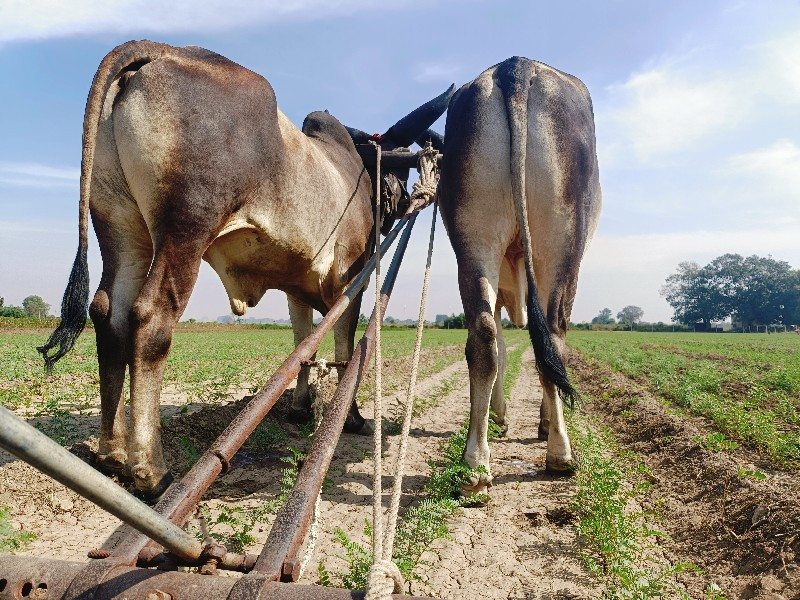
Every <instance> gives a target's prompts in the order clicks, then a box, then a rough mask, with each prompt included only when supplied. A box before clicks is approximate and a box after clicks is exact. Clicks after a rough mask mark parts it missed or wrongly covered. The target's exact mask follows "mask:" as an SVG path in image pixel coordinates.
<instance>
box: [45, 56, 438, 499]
mask: <svg viewBox="0 0 800 600" xmlns="http://www.w3.org/2000/svg"><path fill="white" fill-rule="evenodd" d="M451 95H452V88H451V89H450V90H448V91H447V92H445V93H444V94H442V95H441V96H439V97H437V98H435V99H433V100H431V101H429V102H427V103H425V104H423V105H422V106H420V107H419V108H417V109H415V110H414V111H412V112H411V113H410V114H409V115H407V116H405V117H403V118H402V119H400V120H399V121H398V122H397V123H395V125H393V126H392V127H391V128H390V129H389V130H388V131H387V132H386V134H384V135H383V136H377V137H376V139H379V140H380V144H381V146H382V147H383V148H384V149H386V150H391V149H394V148H396V147H399V146H409V145H411V144H412V143H413V142H414V141H415V140H416V139H417V138H418V137H419V136H422V135H424V134H425V132H426V130H427V128H428V127H430V125H431V124H432V123H433V122H434V121H435V120H436V119H437V118H438V117H439V116H440V115H441V114H442V113H443V112H444V110H445V109H446V107H447V103H448V101H449V98H450V96H451ZM351 136H355V137H356V139H357V140H358V141H363V139H364V136H365V134H363V132H360V131H358V130H355V129H354V130H351V131H348V129H347V128H345V127H344V126H343V125H342V124H341V123H339V121H337V120H336V119H335V118H333V117H332V116H331V115H329V114H328V113H327V112H315V113H311V114H310V115H308V117H306V119H305V122H304V123H303V127H302V130H300V129H297V127H295V126H294V125H293V124H292V123H291V122H290V121H289V120H288V119H287V118H286V117H285V116H284V115H283V113H281V111H280V110H279V109H278V106H277V103H276V100H275V94H274V92H273V90H272V87H271V86H270V84H269V83H268V82H267V80H266V79H264V78H263V77H261V76H260V75H257V74H256V73H253V72H252V71H249V70H248V69H245V68H244V67H242V66H240V65H238V64H236V63H234V62H232V61H230V60H228V59H226V58H225V57H223V56H220V55H219V54H215V53H213V52H211V51H209V50H205V49H203V48H198V47H195V46H189V47H186V48H174V47H172V46H168V45H166V44H160V43H155V42H149V41H140V42H128V43H126V44H123V45H121V46H119V47H117V48H115V49H114V50H112V51H111V52H110V53H109V54H108V55H107V56H106V57H105V58H104V59H103V61H102V63H101V64H100V67H99V68H98V70H97V73H96V75H95V77H94V81H93V83H92V86H91V88H90V90H89V98H88V100H87V104H86V114H85V118H84V126H83V160H82V164H81V180H80V211H79V212H80V222H79V246H78V253H77V256H76V258H75V263H74V265H73V267H72V272H71V274H70V279H69V283H68V285H67V289H66V291H65V292H64V299H63V302H62V307H61V316H62V322H61V324H60V325H59V327H58V329H56V330H55V331H54V332H53V334H52V335H51V337H50V339H49V340H48V342H47V343H46V344H45V345H44V346H42V347H41V348H39V350H40V352H41V353H42V354H43V355H44V358H45V364H46V367H47V368H48V369H51V368H52V366H53V363H55V361H57V360H58V359H59V358H60V357H61V356H63V355H64V354H65V353H66V352H68V351H69V350H70V349H71V347H72V345H73V344H74V341H75V339H76V338H77V336H78V335H79V334H80V332H81V330H82V329H83V326H84V323H85V319H86V311H87V305H88V292H89V282H88V279H89V274H88V268H87V262H86V255H87V241H88V220H89V214H90V213H91V217H92V222H93V224H94V228H95V232H96V233H97V238H98V241H99V244H100V252H101V254H102V258H103V274H102V277H101V280H100V285H99V287H98V289H97V292H96V293H95V296H94V299H93V300H92V303H91V305H90V306H88V310H89V314H90V316H91V318H92V321H93V322H94V325H95V330H96V336H97V351H98V361H99V365H100V397H101V413H102V416H101V427H100V448H99V452H98V460H99V463H100V464H101V466H102V468H103V469H104V470H107V471H112V472H124V473H126V474H130V475H132V476H133V478H134V481H135V483H136V487H137V488H138V489H139V490H140V491H142V492H143V493H145V494H146V495H149V496H152V497H155V496H157V495H159V494H160V493H161V492H163V490H164V489H165V488H166V487H167V485H168V484H169V481H170V480H171V477H170V475H169V473H168V471H167V469H166V466H165V464H164V458H163V455H162V448H161V440H160V425H159V416H160V415H159V398H160V393H161V384H162V378H163V372H164V363H165V361H166V358H167V354H168V353H169V349H170V345H171V343H172V336H173V329H174V326H175V323H176V322H177V321H178V319H179V318H180V316H181V314H182V313H183V311H184V309H185V308H186V304H187V302H188V300H189V296H190V294H191V292H192V288H193V287H194V284H195V281H196V279H197V273H198V270H199V268H200V261H201V260H203V259H205V260H206V261H208V263H209V264H210V265H211V266H212V267H213V268H214V270H215V271H216V272H217V274H218V275H219V277H220V279H221V280H222V283H223V285H224V286H225V290H226V292H227V294H228V297H229V299H230V305H231V309H232V310H233V312H234V313H235V314H238V315H241V314H244V312H245V311H246V310H247V307H251V306H255V304H256V303H257V302H258V301H259V300H260V299H261V297H262V296H263V295H264V293H265V292H266V291H267V290H268V289H279V290H282V291H284V292H286V294H287V296H288V298H289V311H290V315H291V318H292V327H293V329H294V335H295V343H299V342H300V341H302V339H304V338H305V337H306V336H307V335H308V334H309V333H310V332H311V327H312V322H311V319H312V310H314V309H316V310H317V311H319V312H320V313H322V314H325V313H326V312H327V311H328V309H329V308H330V307H331V306H332V305H333V303H334V302H335V301H336V299H337V298H338V297H339V295H340V294H341V293H342V291H343V289H344V288H345V287H346V286H347V283H348V282H349V281H350V279H351V278H352V277H353V276H354V275H355V274H356V273H358V272H359V271H360V270H361V268H362V267H363V265H364V264H365V262H366V261H367V259H368V258H369V255H370V253H371V251H372V247H373V244H374V240H373V239H372V230H373V211H372V200H371V190H372V189H373V183H372V182H373V179H374V170H370V169H368V168H367V167H366V166H365V164H364V162H363V161H362V159H361V158H360V157H359V155H358V153H357V152H356V148H355V146H354V142H353V137H351ZM366 137H370V136H366ZM387 178H388V181H387V182H385V185H383V186H381V187H382V189H383V190H384V193H389V192H392V193H393V195H394V197H389V198H382V202H381V204H382V205H384V206H389V207H391V206H395V205H396V204H397V200H398V198H397V197H396V196H397V195H398V194H401V193H402V192H403V191H404V190H405V181H406V179H407V170H406V171H405V172H403V171H398V172H394V173H392V172H390V173H388V174H387ZM388 213H390V211H385V212H384V215H383V219H384V221H386V220H390V219H392V218H393V215H392V214H388ZM360 304H361V297H360V295H359V296H358V298H357V299H356V300H355V301H353V302H352V304H351V305H350V307H349V308H348V310H347V311H346V312H345V314H344V315H343V316H342V318H341V319H340V320H339V322H337V324H336V327H335V330H334V333H335V340H336V350H335V352H336V360H338V361H343V360H347V359H349V358H350V355H351V354H352V350H353V336H354V333H355V328H356V323H357V318H358V314H359V311H360ZM126 370H129V371H130V408H131V410H130V426H129V425H128V423H126V419H125V402H124V399H125V392H124V390H123V384H124V381H125V373H126ZM307 380H308V369H307V368H306V369H305V371H304V372H301V374H300V376H299V378H298V386H297V388H296V390H295V397H294V409H295V410H296V412H298V413H299V414H300V415H303V414H307V412H308V410H309V405H310V399H309V398H308V393H307V391H308V390H307ZM364 423H365V421H364V419H363V418H362V417H361V415H360V414H358V409H357V408H356V407H355V404H354V405H353V408H352V409H351V414H350V416H349V418H348V427H349V429H350V430H351V431H358V430H360V429H362V428H363V426H364Z"/></svg>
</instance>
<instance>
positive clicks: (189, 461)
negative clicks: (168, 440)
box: [178, 435, 200, 471]
mask: <svg viewBox="0 0 800 600" xmlns="http://www.w3.org/2000/svg"><path fill="white" fill-rule="evenodd" d="M178 447H179V448H180V449H181V454H182V455H183V466H184V467H185V468H186V470H187V471H188V470H189V469H191V468H192V467H193V466H194V463H196V462H197V461H198V460H199V459H200V453H199V452H198V451H197V448H196V447H195V445H194V444H193V443H192V440H190V439H189V436H186V435H181V436H178Z"/></svg>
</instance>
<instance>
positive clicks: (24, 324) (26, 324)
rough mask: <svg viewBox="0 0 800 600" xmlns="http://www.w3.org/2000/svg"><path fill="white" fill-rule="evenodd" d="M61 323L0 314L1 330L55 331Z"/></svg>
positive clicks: (49, 318) (59, 320) (54, 319)
mask: <svg viewBox="0 0 800 600" xmlns="http://www.w3.org/2000/svg"><path fill="white" fill-rule="evenodd" d="M3 308H5V309H7V308H9V307H7V306H4V307H3ZM0 310H2V309H0ZM60 322H61V319H59V318H56V317H47V318H45V319H33V318H31V317H26V316H25V314H24V313H23V314H22V316H21V317H13V316H8V315H4V314H0V329H55V328H56V327H58V324H59V323H60ZM87 325H88V323H87Z"/></svg>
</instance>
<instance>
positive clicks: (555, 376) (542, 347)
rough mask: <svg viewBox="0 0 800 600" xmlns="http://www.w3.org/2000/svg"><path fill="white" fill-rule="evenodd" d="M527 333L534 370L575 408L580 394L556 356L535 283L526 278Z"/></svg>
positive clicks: (556, 352)
mask: <svg viewBox="0 0 800 600" xmlns="http://www.w3.org/2000/svg"><path fill="white" fill-rule="evenodd" d="M528 333H529V334H530V337H531V344H533V354H534V356H535V358H536V368H537V369H538V370H539V373H541V375H542V377H544V378H545V379H547V380H548V381H551V382H553V383H554V384H555V385H556V387H557V388H558V389H559V390H560V391H561V395H562V398H563V399H564V401H565V402H566V403H567V404H568V405H569V407H570V408H574V407H575V402H576V401H580V393H579V392H578V390H576V389H575V388H574V387H572V384H571V383H570V382H569V376H568V375H567V369H566V367H564V363H563V361H562V360H561V356H559V354H558V350H557V349H556V347H555V345H554V344H553V339H552V338H551V337H550V328H549V327H548V326H547V318H546V317H545V315H544V311H543V310H542V306H541V304H540V303H539V298H538V295H537V292H536V283H535V282H534V281H533V280H532V278H531V277H530V276H529V277H528Z"/></svg>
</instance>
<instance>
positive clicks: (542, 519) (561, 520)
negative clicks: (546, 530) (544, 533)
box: [522, 506, 577, 527]
mask: <svg viewBox="0 0 800 600" xmlns="http://www.w3.org/2000/svg"><path fill="white" fill-rule="evenodd" d="M522 514H523V515H525V517H526V518H527V519H528V520H529V521H530V523H531V525H533V526H534V527H543V526H545V525H547V524H548V523H549V524H552V525H555V526H556V527H564V526H565V525H569V524H570V523H574V522H575V520H576V519H577V515H576V514H575V513H574V512H573V511H572V510H570V509H569V508H566V507H564V506H557V507H555V508H549V509H547V510H546V511H545V512H544V513H541V512H539V511H534V512H526V513H522Z"/></svg>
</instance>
